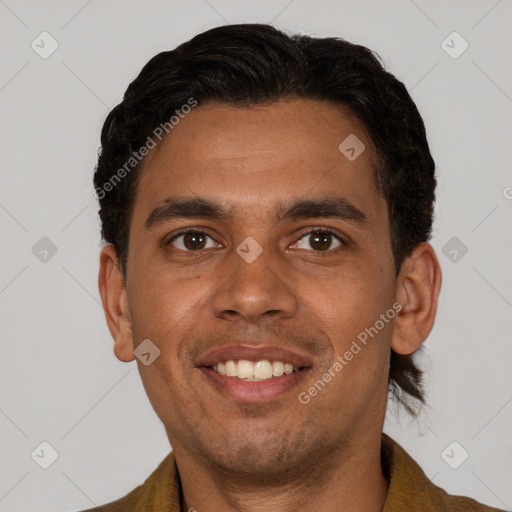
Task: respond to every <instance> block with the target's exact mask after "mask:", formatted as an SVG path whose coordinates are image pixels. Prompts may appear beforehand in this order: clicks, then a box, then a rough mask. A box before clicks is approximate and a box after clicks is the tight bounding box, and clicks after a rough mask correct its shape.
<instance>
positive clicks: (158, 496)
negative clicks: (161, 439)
mask: <svg viewBox="0 0 512 512" xmlns="http://www.w3.org/2000/svg"><path fill="white" fill-rule="evenodd" d="M179 488H180V482H179V476H178V473H177V470H176V465H175V460H174V454H173V453H172V452H170V453H169V454H168V455H167V456H166V457H165V458H164V459H163V460H162V462H161V463H160V464H159V466H158V467H157V468H156V469H155V470H154V471H153V473H151V475H150V476H148V478H146V480H145V481H144V483H143V484H141V485H139V486H138V487H136V488H135V489H133V491H131V492H129V493H128V494H127V495H126V496H123V497H122V498H119V499H117V500H115V501H111V502H109V503H106V504H104V505H101V506H96V507H94V508H88V509H87V510H81V511H80V512H145V511H147V510H158V511H162V512H163V511H164V510H165V511H174V510H177V511H179Z"/></svg>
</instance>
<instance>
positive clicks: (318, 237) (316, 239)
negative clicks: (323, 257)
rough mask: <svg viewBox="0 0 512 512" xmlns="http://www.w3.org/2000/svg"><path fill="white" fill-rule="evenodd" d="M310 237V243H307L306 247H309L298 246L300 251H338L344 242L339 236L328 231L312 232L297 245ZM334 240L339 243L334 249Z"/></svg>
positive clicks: (304, 236)
mask: <svg viewBox="0 0 512 512" xmlns="http://www.w3.org/2000/svg"><path fill="white" fill-rule="evenodd" d="M308 237H309V241H308V242H306V243H305V244H304V245H309V247H301V246H298V248H299V249H308V250H309V249H310V248H313V250H315V251H317V252H326V251H328V250H329V249H336V248H337V247H339V246H341V245H343V240H342V239H341V238H340V237H339V236H337V235H335V234H334V233H331V232H330V231H326V230H315V231H310V232H309V233H306V234H305V235H303V236H302V237H301V238H300V239H299V241H298V242H297V244H300V243H301V242H302V241H303V240H305V239H307V238H308ZM333 239H336V241H337V245H335V246H334V247H332V243H333Z"/></svg>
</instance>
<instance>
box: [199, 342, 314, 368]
mask: <svg viewBox="0 0 512 512" xmlns="http://www.w3.org/2000/svg"><path fill="white" fill-rule="evenodd" d="M230 359H232V360H234V361H238V360H240V359H245V360H248V361H253V362H257V361H263V360H268V361H271V362H272V361H282V362H284V363H290V364H292V365H293V366H296V367H298V368H301V367H304V366H311V362H310V360H309V359H308V358H307V357H306V356H303V355H300V354H297V353H296V352H291V351H290V350H286V349H282V348H279V347H272V346H269V345H261V346H254V345H243V344H239V345H229V346H225V347H217V348H214V349H212V350H209V351H208V352H207V353H206V354H204V355H203V356H202V357H201V358H200V359H199V364H198V366H215V365H216V364H219V363H221V362H225V361H229V360H230Z"/></svg>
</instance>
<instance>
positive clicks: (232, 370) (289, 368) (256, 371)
mask: <svg viewBox="0 0 512 512" xmlns="http://www.w3.org/2000/svg"><path fill="white" fill-rule="evenodd" d="M209 368H210V369H211V370H213V371H214V372H216V373H218V374H220V375H225V376H226V377H232V378H236V379H239V380H245V381H251V382H255V381H264V380H270V379H274V378H277V377H282V376H283V375H290V374H292V373H297V372H298V371H299V370H300V368H299V367H297V366H293V364H291V363H288V362H283V361H273V362H270V361H269V360H267V359H264V360H261V361H257V362H253V361H249V360H247V359H240V360H238V361H236V360H233V359H229V360H227V361H223V362H219V363H218V364H216V365H214V366H210V367H209Z"/></svg>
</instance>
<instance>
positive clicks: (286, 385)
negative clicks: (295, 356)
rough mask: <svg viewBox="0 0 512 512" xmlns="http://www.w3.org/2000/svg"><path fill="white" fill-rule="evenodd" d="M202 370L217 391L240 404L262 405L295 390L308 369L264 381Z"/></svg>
mask: <svg viewBox="0 0 512 512" xmlns="http://www.w3.org/2000/svg"><path fill="white" fill-rule="evenodd" d="M200 370H201V371H202V372H203V374H204V375H206V377H207V378H208V379H209V380H210V382H213V384H214V385H215V387H216V388H217V389H220V391H221V392H223V393H224V394H225V395H227V396H228V397H229V398H231V399H235V400H237V401H240V402H252V403H258V402H259V403H261V402H268V401H270V400H273V399H276V398H278V397H280V396H281V395H283V394H285V393H286V392H288V391H290V390H292V389H293V388H295V387H296V386H297V385H298V384H299V382H300V381H301V380H302V379H303V378H304V376H305V375H306V373H307V370H308V368H303V369H302V370H299V371H298V372H295V373H290V374H285V375H282V376H281V377H273V378H272V379H268V380H263V381H246V380H240V379H237V378H233V377H226V376H225V375H221V374H220V373H217V372H214V371H213V370H211V369H210V368H207V367H205V366H202V367H201V368H200Z"/></svg>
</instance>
